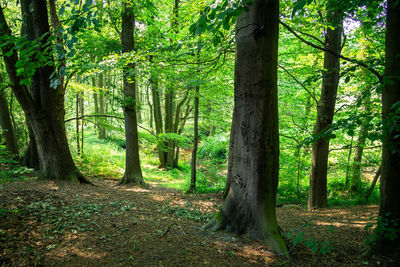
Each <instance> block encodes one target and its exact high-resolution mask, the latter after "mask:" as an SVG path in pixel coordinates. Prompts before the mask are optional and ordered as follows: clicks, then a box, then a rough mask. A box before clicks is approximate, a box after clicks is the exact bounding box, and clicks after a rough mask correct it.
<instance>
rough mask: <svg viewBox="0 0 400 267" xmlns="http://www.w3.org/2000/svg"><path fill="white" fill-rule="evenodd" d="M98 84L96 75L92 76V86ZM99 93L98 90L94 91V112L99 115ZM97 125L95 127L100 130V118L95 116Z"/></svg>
mask: <svg viewBox="0 0 400 267" xmlns="http://www.w3.org/2000/svg"><path fill="white" fill-rule="evenodd" d="M96 85H97V84H96V76H92V86H93V87H95V86H96ZM98 95H99V94H98V93H97V91H96V90H94V92H93V102H94V114H96V115H98V114H99V96H98ZM94 121H95V125H94V128H95V130H97V131H99V119H98V118H95V119H94Z"/></svg>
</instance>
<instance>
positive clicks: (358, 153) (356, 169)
mask: <svg viewBox="0 0 400 267" xmlns="http://www.w3.org/2000/svg"><path fill="white" fill-rule="evenodd" d="M368 90H369V88H368ZM368 90H367V91H366V92H365V96H364V113H365V114H366V116H367V117H366V118H364V121H363V122H362V124H361V129H360V133H359V136H358V140H357V144H356V148H355V152H354V160H353V168H352V172H353V173H352V174H353V175H352V178H351V183H350V191H351V192H359V191H360V190H361V161H362V156H363V152H364V147H365V142H366V141H367V135H368V129H369V124H370V118H369V113H370V111H371V110H370V99H369V98H370V92H369V91H368Z"/></svg>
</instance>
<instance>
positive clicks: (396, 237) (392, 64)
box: [373, 0, 400, 257]
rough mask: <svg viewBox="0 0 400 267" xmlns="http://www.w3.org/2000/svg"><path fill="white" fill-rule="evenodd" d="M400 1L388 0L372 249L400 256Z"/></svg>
mask: <svg viewBox="0 0 400 267" xmlns="http://www.w3.org/2000/svg"><path fill="white" fill-rule="evenodd" d="M399 25H400V4H399V2H398V1H396V0H388V6H387V17H386V45H385V46H386V47H385V52H386V55H385V72H384V81H385V83H384V87H383V92H382V117H383V122H384V126H385V127H384V131H385V132H384V134H385V137H384V140H383V149H382V174H381V185H380V191H381V203H380V206H379V219H378V227H377V229H378V231H376V233H377V240H376V242H375V244H374V246H373V249H374V250H375V251H377V252H379V253H383V254H387V255H391V256H394V257H400V233H399V223H400V179H399V172H400V165H399V163H400V138H399V136H400V128H399V123H400V118H399V112H400V108H399V107H400V28H399Z"/></svg>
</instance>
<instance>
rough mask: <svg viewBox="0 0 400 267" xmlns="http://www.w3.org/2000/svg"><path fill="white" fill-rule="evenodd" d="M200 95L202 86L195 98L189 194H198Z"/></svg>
mask: <svg viewBox="0 0 400 267" xmlns="http://www.w3.org/2000/svg"><path fill="white" fill-rule="evenodd" d="M199 93H200V86H199V85H196V91H195V96H194V126H193V151H192V164H191V175H190V188H189V192H196V172H197V165H196V160H197V147H198V144H199Z"/></svg>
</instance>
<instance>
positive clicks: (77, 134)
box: [75, 93, 81, 156]
mask: <svg viewBox="0 0 400 267" xmlns="http://www.w3.org/2000/svg"><path fill="white" fill-rule="evenodd" d="M75 116H76V117H77V118H79V94H78V93H76V105H75ZM75 123H76V151H77V153H78V156H79V155H80V154H81V144H80V134H79V129H80V128H79V119H77V120H76V121H75Z"/></svg>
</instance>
